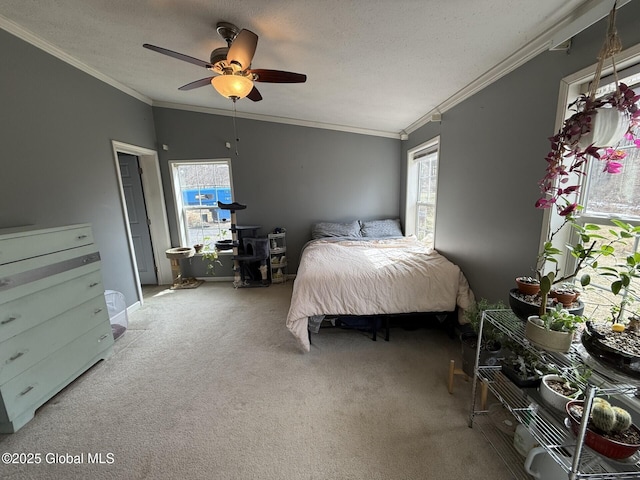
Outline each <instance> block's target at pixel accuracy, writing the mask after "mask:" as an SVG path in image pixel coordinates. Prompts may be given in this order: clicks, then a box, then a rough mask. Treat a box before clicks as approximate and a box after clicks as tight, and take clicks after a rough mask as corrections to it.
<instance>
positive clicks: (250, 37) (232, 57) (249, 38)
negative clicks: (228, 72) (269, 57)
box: [227, 29, 258, 70]
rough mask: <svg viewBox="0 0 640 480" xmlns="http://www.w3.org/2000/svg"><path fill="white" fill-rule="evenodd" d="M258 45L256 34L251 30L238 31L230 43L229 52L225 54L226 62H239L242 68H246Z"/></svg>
mask: <svg viewBox="0 0 640 480" xmlns="http://www.w3.org/2000/svg"><path fill="white" fill-rule="evenodd" d="M257 46H258V35H256V34H255V33H253V32H252V31H251V30H245V29H242V30H240V33H239V34H238V35H237V36H236V38H235V39H234V40H233V42H232V43H231V47H229V53H228V54H227V62H228V63H229V64H230V63H231V62H236V63H239V64H240V66H241V67H242V70H246V69H247V68H249V66H250V65H251V60H253V55H254V54H255V53H256V47H257Z"/></svg>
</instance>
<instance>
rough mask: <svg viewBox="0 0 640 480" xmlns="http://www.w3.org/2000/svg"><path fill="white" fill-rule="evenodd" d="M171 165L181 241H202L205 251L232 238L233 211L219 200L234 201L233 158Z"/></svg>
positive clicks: (182, 242)
mask: <svg viewBox="0 0 640 480" xmlns="http://www.w3.org/2000/svg"><path fill="white" fill-rule="evenodd" d="M169 167H170V169H171V176H172V179H173V193H174V199H175V202H176V214H177V216H178V229H179V232H180V243H181V245H183V246H193V245H196V244H199V243H201V244H203V245H204V248H203V251H205V252H206V251H210V250H213V249H214V248H215V242H217V241H219V240H225V239H231V231H230V226H231V223H230V220H231V213H230V212H229V211H228V210H220V209H219V208H218V201H220V202H223V203H231V202H233V192H232V182H231V161H230V160H199V161H196V160H192V161H187V160H175V161H171V162H169Z"/></svg>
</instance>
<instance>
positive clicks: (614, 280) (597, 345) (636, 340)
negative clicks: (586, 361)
mask: <svg viewBox="0 0 640 480" xmlns="http://www.w3.org/2000/svg"><path fill="white" fill-rule="evenodd" d="M619 223H620V224H621V225H623V226H624V228H623V229H622V230H621V231H620V232H619V233H618V235H623V234H624V235H628V236H630V238H633V237H634V236H638V235H640V228H639V227H632V226H630V225H626V224H622V223H621V222H619ZM625 225H626V226H625ZM595 271H596V273H598V274H599V275H601V276H602V278H605V279H608V280H609V281H610V284H609V290H610V292H611V293H612V294H613V295H614V299H616V300H615V301H616V303H613V304H612V305H611V316H610V318H609V321H600V322H587V329H586V330H585V331H584V333H583V335H582V343H583V345H584V347H585V349H586V350H587V352H589V354H590V355H591V356H592V357H593V358H595V359H596V360H598V361H599V362H601V363H604V364H606V365H607V366H609V367H612V368H614V369H616V370H618V371H619V372H622V373H624V374H626V375H629V376H632V377H634V378H636V379H637V378H640V371H638V368H637V363H638V361H639V360H640V328H639V327H640V321H639V320H640V310H635V311H634V310H632V309H631V308H630V307H631V304H632V302H633V299H634V298H637V297H638V292H637V291H636V290H635V288H634V282H633V280H634V279H638V278H640V253H634V254H632V255H628V256H627V257H626V258H625V260H624V261H623V262H622V261H619V262H618V263H616V264H615V265H613V266H598V267H597V269H596V270H595ZM625 315H626V316H627V318H625Z"/></svg>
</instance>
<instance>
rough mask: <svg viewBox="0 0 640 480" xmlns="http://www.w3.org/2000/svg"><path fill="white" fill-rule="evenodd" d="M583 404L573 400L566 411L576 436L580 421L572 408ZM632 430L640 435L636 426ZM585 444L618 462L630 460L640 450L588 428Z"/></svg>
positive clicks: (637, 446) (580, 401) (632, 426)
mask: <svg viewBox="0 0 640 480" xmlns="http://www.w3.org/2000/svg"><path fill="white" fill-rule="evenodd" d="M583 403H584V402H583V401H582V400H571V401H570V402H567V405H566V406H565V411H566V413H567V415H568V417H569V423H570V424H571V430H572V431H573V434H574V435H577V434H578V430H579V428H580V420H578V419H577V418H576V417H574V415H573V413H571V406H573V405H583ZM630 428H632V429H634V430H635V431H636V432H639V433H640V430H638V427H636V426H635V425H631V427H630ZM584 443H585V444H586V445H587V446H589V447H591V448H593V449H594V450H595V451H596V452H598V453H600V454H601V455H604V456H605V457H608V458H614V459H617V460H620V459H623V458H629V457H630V456H631V455H633V454H634V453H636V452H637V451H638V449H640V445H630V444H628V443H621V442H616V441H615V440H610V439H608V438H605V437H603V436H602V435H600V434H598V433H596V432H595V431H593V430H591V428H587V433H586V434H585V436H584Z"/></svg>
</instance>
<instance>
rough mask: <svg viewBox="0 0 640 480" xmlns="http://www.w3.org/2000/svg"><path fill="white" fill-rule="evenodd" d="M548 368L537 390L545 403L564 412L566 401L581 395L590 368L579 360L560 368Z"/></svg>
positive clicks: (576, 398) (590, 371) (589, 373)
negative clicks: (548, 370)
mask: <svg viewBox="0 0 640 480" xmlns="http://www.w3.org/2000/svg"><path fill="white" fill-rule="evenodd" d="M550 370H552V372H550V373H547V374H546V375H544V376H543V377H542V381H541V382H540V388H539V389H538V390H539V392H540V396H541V397H542V400H543V401H544V402H545V403H546V404H547V405H549V406H550V407H552V408H555V409H556V410H560V411H562V412H564V411H565V405H566V404H567V402H569V401H571V400H578V399H580V398H581V397H582V393H583V389H584V387H585V386H586V384H587V381H588V380H589V378H590V377H591V374H592V370H591V368H589V367H587V366H586V365H584V364H583V363H581V362H579V363H574V364H572V365H571V366H569V367H564V368H562V369H556V368H550Z"/></svg>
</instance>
